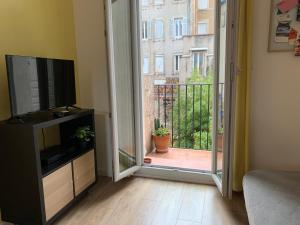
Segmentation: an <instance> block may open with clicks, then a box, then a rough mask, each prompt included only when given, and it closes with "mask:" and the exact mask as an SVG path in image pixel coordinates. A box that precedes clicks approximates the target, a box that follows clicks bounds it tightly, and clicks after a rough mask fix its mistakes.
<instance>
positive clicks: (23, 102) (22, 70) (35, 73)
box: [5, 55, 76, 117]
mask: <svg viewBox="0 0 300 225" xmlns="http://www.w3.org/2000/svg"><path fill="white" fill-rule="evenodd" d="M5 58H6V68H7V76H8V85H9V93H10V103H11V113H12V117H15V116H21V115H25V114H28V113H33V112H38V111H46V110H49V109H54V108H59V107H64V106H72V105H75V104H76V89H75V73H74V61H73V60H62V59H48V58H39V57H29V56H15V55H6V56H5Z"/></svg>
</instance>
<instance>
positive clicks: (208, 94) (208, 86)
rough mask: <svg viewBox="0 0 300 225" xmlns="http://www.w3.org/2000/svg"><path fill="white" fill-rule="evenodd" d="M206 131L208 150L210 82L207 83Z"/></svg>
mask: <svg viewBox="0 0 300 225" xmlns="http://www.w3.org/2000/svg"><path fill="white" fill-rule="evenodd" d="M207 89H208V90H207V92H208V93H207V96H208V97H207V98H208V99H207V112H208V113H207V133H206V150H209V149H208V145H209V141H208V138H209V122H210V121H209V119H210V84H209V85H207Z"/></svg>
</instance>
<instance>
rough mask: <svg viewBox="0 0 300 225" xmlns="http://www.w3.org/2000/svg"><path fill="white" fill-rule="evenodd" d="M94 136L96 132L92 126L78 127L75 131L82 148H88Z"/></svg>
mask: <svg viewBox="0 0 300 225" xmlns="http://www.w3.org/2000/svg"><path fill="white" fill-rule="evenodd" d="M94 136H95V133H94V132H93V131H92V130H91V127H90V126H84V127H78V128H77V130H76V132H75V138H76V139H77V140H78V144H79V146H80V148H82V149H86V148H87V147H88V146H89V144H90V143H91V139H92V138H93V137H94Z"/></svg>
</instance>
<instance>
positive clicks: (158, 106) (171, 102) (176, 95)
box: [146, 83, 224, 171]
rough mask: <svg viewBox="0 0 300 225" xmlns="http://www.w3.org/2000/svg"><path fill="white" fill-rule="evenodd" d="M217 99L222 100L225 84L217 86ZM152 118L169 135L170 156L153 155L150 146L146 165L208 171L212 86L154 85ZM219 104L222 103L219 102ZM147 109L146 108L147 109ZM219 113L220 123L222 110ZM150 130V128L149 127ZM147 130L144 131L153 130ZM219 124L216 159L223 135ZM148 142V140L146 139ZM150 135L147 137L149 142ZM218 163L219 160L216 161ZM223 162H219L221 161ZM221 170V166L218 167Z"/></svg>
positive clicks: (220, 151) (153, 150)
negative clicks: (166, 129)
mask: <svg viewBox="0 0 300 225" xmlns="http://www.w3.org/2000/svg"><path fill="white" fill-rule="evenodd" d="M219 90H220V91H219V93H220V96H219V97H220V98H221V99H223V97H224V94H223V93H224V84H220V86H219ZM152 94H153V96H152V97H153V100H154V101H153V104H150V105H151V108H153V111H152V114H153V115H154V116H153V117H152V118H151V119H153V118H159V119H160V121H161V124H162V125H163V126H164V127H166V128H168V130H169V131H170V134H171V140H170V143H169V147H170V149H169V152H167V153H156V152H155V149H154V147H153V145H151V147H150V150H149V151H148V153H147V154H146V157H147V158H150V159H151V163H150V164H149V165H155V166H166V167H177V168H185V169H191V170H199V171H210V170H211V167H212V166H211V163H212V151H211V150H212V112H213V85H212V84H211V83H199V84H166V85H154V86H153V89H152ZM220 102H221V103H222V102H223V101H220ZM148 107H149V106H148ZM219 108H220V109H221V110H220V112H219V113H218V115H219V119H220V121H222V119H223V118H222V115H223V113H222V112H223V110H222V109H223V106H222V105H220V107H219ZM148 126H149V124H148ZM150 126H151V129H150V128H149V127H147V130H153V129H154V128H153V125H152V124H151V125H150ZM221 128H222V124H220V129H219V131H218V137H217V138H218V140H217V148H218V150H219V151H218V156H217V157H218V158H219V159H221V158H222V148H223V135H222V129H221ZM146 138H147V137H146ZM149 138H150V143H151V144H153V143H152V142H151V135H150V136H149V135H148V142H149ZM218 161H219V160H218ZM220 161H222V160H220ZM218 167H220V168H221V167H222V165H220V164H219V165H218Z"/></svg>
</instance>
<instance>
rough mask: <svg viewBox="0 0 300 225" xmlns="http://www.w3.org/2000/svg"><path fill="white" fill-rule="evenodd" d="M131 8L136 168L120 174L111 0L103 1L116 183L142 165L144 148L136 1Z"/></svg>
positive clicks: (114, 178) (114, 177)
mask: <svg viewBox="0 0 300 225" xmlns="http://www.w3.org/2000/svg"><path fill="white" fill-rule="evenodd" d="M130 2H131V3H132V4H131V6H130V8H131V12H132V14H131V29H132V37H133V38H132V57H133V64H132V67H133V74H134V76H133V77H134V79H133V83H134V87H135V90H134V111H135V141H136V143H135V144H136V166H134V167H131V168H129V169H127V170H125V171H123V172H120V166H119V148H118V147H119V145H118V132H117V131H118V118H117V107H116V104H117V98H116V85H115V79H116V78H115V77H116V76H115V61H114V43H113V23H112V0H106V1H105V12H106V27H107V30H106V34H107V46H108V49H107V54H108V62H109V84H110V101H111V125H112V149H113V162H112V163H113V180H114V181H118V180H121V179H123V178H125V177H127V176H130V175H132V174H133V173H134V172H136V171H137V170H139V169H140V168H141V165H142V161H141V160H142V154H141V151H140V150H141V149H142V147H143V146H144V144H143V137H142V134H143V132H141V131H142V130H143V123H142V118H141V115H140V109H141V107H142V105H141V103H142V99H141V98H142V95H141V94H140V91H141V90H140V88H136V87H139V86H140V80H141V78H140V76H138V74H140V56H139V51H138V50H137V48H136V47H135V45H136V44H138V42H139V29H138V27H137V26H138V24H139V21H138V19H137V16H136V15H135V14H136V8H137V7H138V4H137V2H136V1H130ZM133 34H135V35H133Z"/></svg>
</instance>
